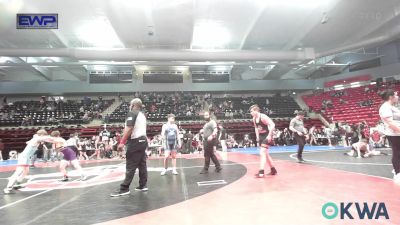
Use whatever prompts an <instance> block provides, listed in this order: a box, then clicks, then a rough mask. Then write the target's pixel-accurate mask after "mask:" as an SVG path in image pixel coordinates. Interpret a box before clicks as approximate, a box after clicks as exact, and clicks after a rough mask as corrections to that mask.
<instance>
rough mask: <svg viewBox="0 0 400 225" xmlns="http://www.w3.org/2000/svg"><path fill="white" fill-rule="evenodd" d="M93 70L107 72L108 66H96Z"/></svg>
mask: <svg viewBox="0 0 400 225" xmlns="http://www.w3.org/2000/svg"><path fill="white" fill-rule="evenodd" d="M92 68H93V70H107V69H108V66H104V65H94V66H93V67H92Z"/></svg>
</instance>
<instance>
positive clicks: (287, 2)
mask: <svg viewBox="0 0 400 225" xmlns="http://www.w3.org/2000/svg"><path fill="white" fill-rule="evenodd" d="M260 1H263V2H264V4H266V5H267V6H272V7H273V6H275V7H292V8H311V9H313V8H317V7H320V6H322V5H323V4H327V3H328V2H329V0H324V1H321V0H282V1H277V0H260Z"/></svg>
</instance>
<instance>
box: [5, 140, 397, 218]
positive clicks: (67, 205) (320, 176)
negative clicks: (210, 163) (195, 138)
mask: <svg viewBox="0 0 400 225" xmlns="http://www.w3.org/2000/svg"><path fill="white" fill-rule="evenodd" d="M294 148H295V146H294V147H284V148H282V147H281V148H279V147H278V148H276V149H271V152H273V154H272V157H273V158H274V159H275V164H276V168H277V169H278V175H277V176H273V177H272V176H268V177H266V178H263V179H256V178H254V174H255V173H256V172H257V169H258V161H259V157H258V155H257V154H256V153H257V151H256V149H254V148H253V149H249V148H247V149H238V150H236V151H234V152H229V153H219V157H220V158H221V160H223V161H222V163H223V171H222V172H221V173H215V172H214V168H210V173H209V174H206V175H200V174H198V172H199V171H200V169H201V168H202V162H203V161H202V157H201V155H198V154H192V155H184V156H182V158H180V159H178V167H179V170H178V172H179V173H180V174H179V175H177V176H174V175H171V174H168V175H167V176H164V177H161V176H160V171H161V165H162V160H161V159H159V158H151V159H149V161H148V167H149V181H148V187H149V191H148V192H135V191H134V190H133V189H134V187H136V186H137V177H135V180H134V183H132V186H131V190H132V191H131V194H130V195H128V196H123V197H119V198H110V197H109V193H111V192H112V191H114V190H115V189H116V188H118V185H119V183H120V181H121V180H122V179H123V177H124V166H125V165H124V161H121V160H114V161H112V160H101V161H89V162H86V163H84V164H83V166H84V167H85V170H86V172H87V174H89V179H88V180H87V181H84V182H80V181H75V180H74V179H73V181H70V182H67V183H62V182H59V181H58V179H60V175H59V173H58V172H57V169H56V168H55V167H54V166H56V164H54V163H53V164H44V163H39V164H38V168H35V169H32V170H31V176H30V177H29V182H28V185H27V186H26V187H25V188H23V189H20V190H19V191H17V194H14V195H0V218H1V224H4V225H6V224H7V225H8V224H63V223H65V221H67V220H68V224H96V223H101V224H146V225H148V224H154V225H159V224H174V225H181V224H182V225H183V224H216V225H217V224H218V225H223V224H229V225H232V224H240V225H244V224H252V225H254V224H260V225H261V224H290V225H293V224H307V225H310V224H354V222H357V223H360V224H396V225H398V224H400V198H399V194H400V185H395V184H394V183H393V182H392V180H391V179H389V178H390V177H391V176H392V174H391V170H392V167H391V165H390V157H391V156H390V155H389V156H375V157H373V158H367V159H357V158H352V157H349V156H344V155H343V153H344V152H345V151H346V150H345V148H343V147H341V148H330V147H311V146H307V148H306V150H307V152H306V153H305V154H304V158H305V159H306V160H307V163H305V164H298V163H296V162H295V160H294V158H293V154H294V153H293V150H294ZM385 151H386V152H387V153H389V154H390V153H391V152H390V151H387V150H385ZM9 164H12V163H9ZM14 167H15V166H13V165H2V166H0V185H1V186H2V187H4V186H5V184H6V181H7V180H6V178H7V177H8V176H9V175H10V174H11V173H12V170H13V168H14ZM71 175H72V176H73V178H74V175H75V174H74V171H71ZM77 178H78V177H75V179H77ZM327 202H334V203H336V204H339V203H340V202H367V203H373V202H384V203H385V205H386V208H387V211H388V214H389V216H390V218H389V219H388V220H386V219H382V217H381V218H380V219H379V220H368V219H364V220H360V219H359V218H355V220H350V219H347V220H346V219H345V220H341V219H340V218H339V217H337V218H335V219H332V220H328V219H326V218H324V217H323V216H322V213H321V210H322V206H323V205H324V204H325V203H327ZM349 211H352V212H355V211H356V209H355V208H352V209H350V210H349ZM288 212H289V213H288ZM289 214H290V215H291V216H288V215H289ZM353 215H354V214H353Z"/></svg>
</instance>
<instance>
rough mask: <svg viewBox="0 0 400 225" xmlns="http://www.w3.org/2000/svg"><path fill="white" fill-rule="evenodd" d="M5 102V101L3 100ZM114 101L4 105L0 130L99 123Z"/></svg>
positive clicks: (41, 101)
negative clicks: (102, 114) (103, 113)
mask: <svg viewBox="0 0 400 225" xmlns="http://www.w3.org/2000/svg"><path fill="white" fill-rule="evenodd" d="M5 99H6V98H5ZM113 101H114V100H103V99H102V97H99V98H98V99H96V100H92V99H90V98H87V97H85V98H83V100H81V101H74V100H65V99H64V98H54V97H45V96H42V97H40V99H39V100H38V101H16V102H7V100H5V101H4V100H3V107H2V108H1V109H0V126H37V125H48V126H51V125H61V124H85V123H88V122H90V121H91V120H92V119H94V118H97V119H101V118H102V116H101V112H102V111H103V110H104V109H106V108H107V107H109V106H110V105H111V104H112V103H113Z"/></svg>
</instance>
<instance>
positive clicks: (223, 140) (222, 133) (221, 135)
mask: <svg viewBox="0 0 400 225" xmlns="http://www.w3.org/2000/svg"><path fill="white" fill-rule="evenodd" d="M218 128H219V136H218V140H219V141H220V142H221V147H222V151H223V152H226V151H228V148H227V146H226V130H225V128H224V127H223V126H222V124H219V126H218Z"/></svg>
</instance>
